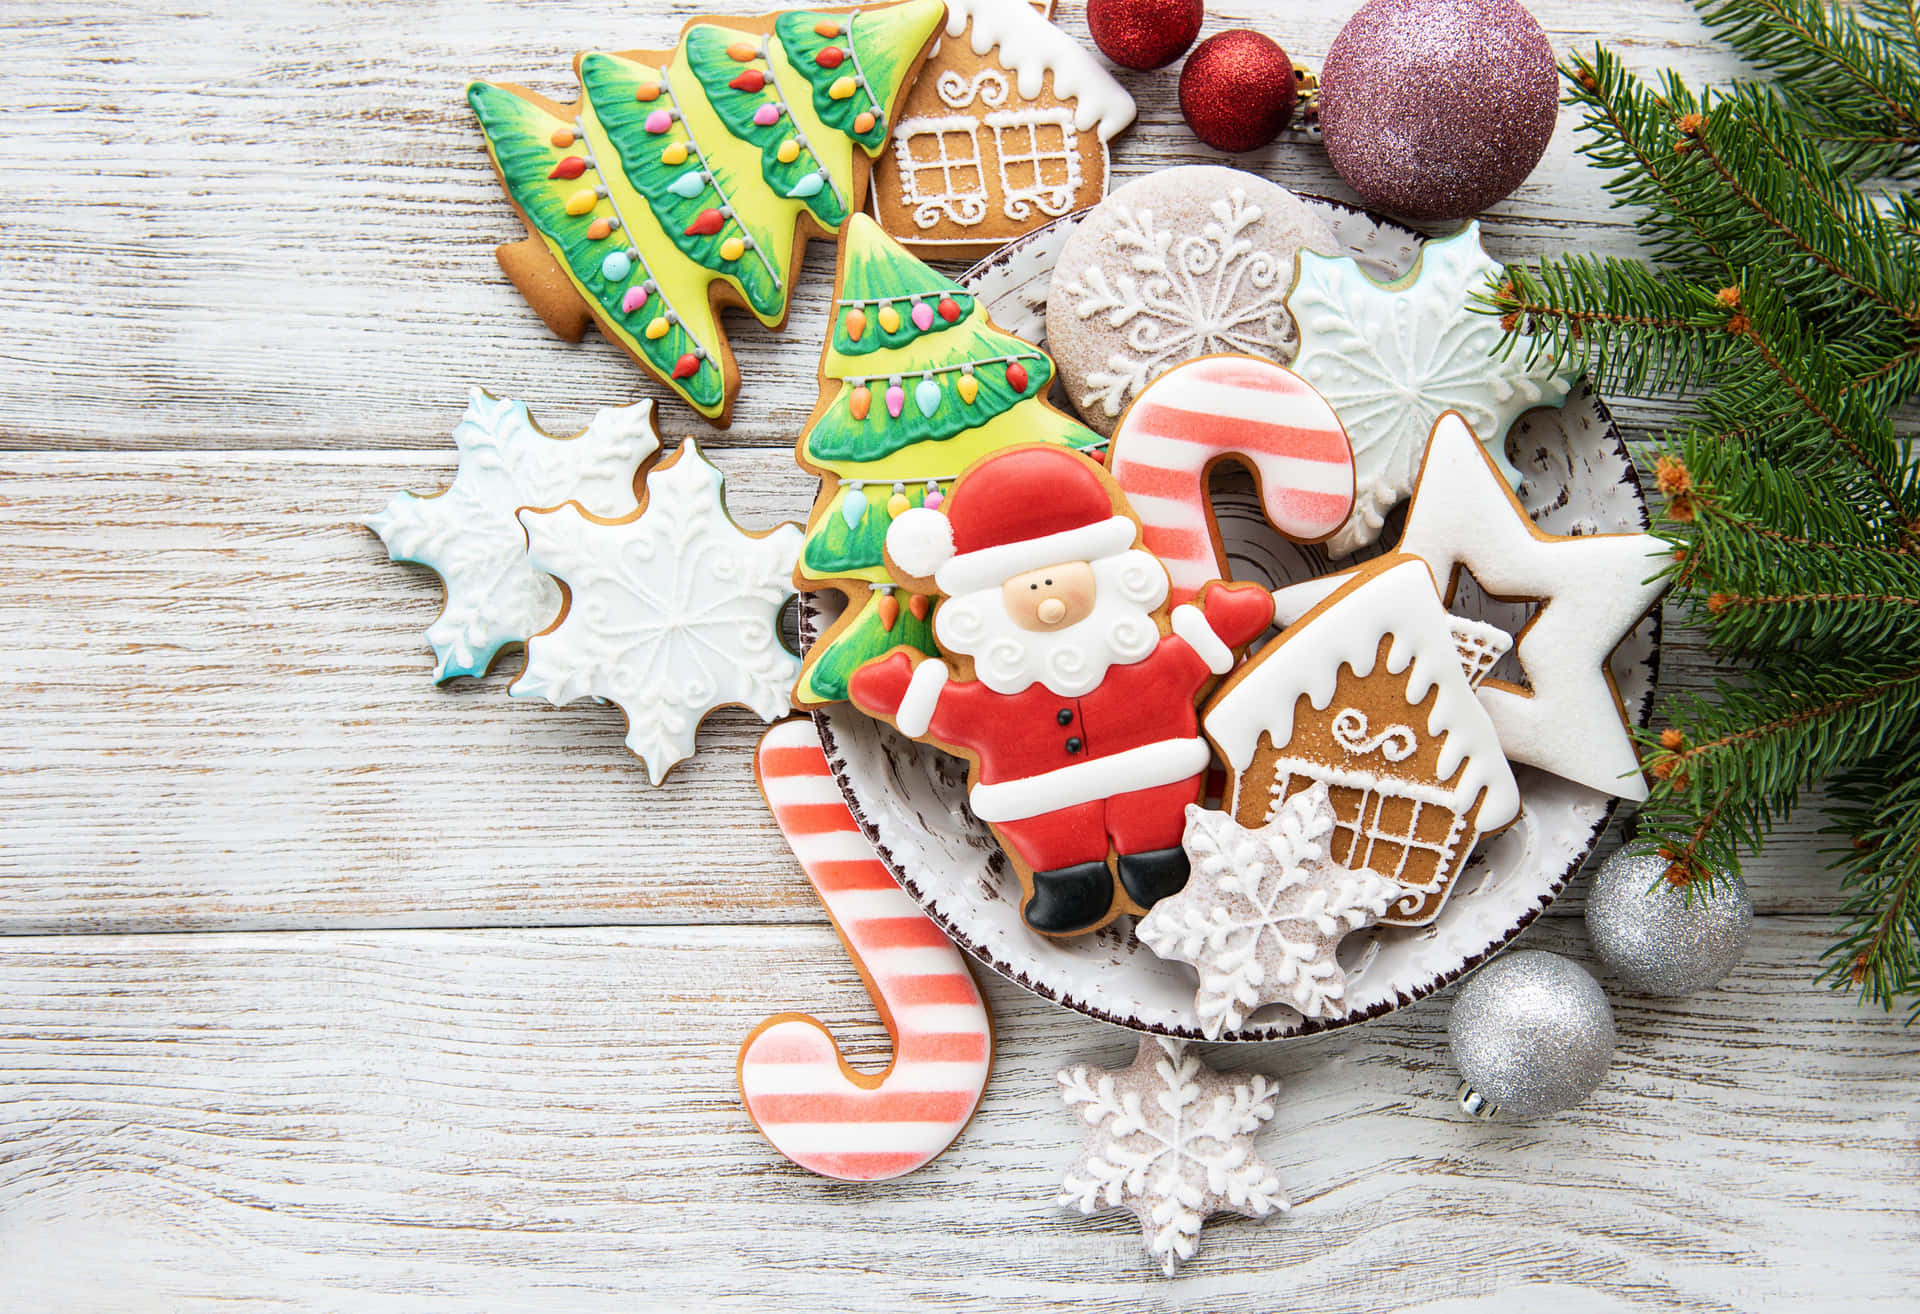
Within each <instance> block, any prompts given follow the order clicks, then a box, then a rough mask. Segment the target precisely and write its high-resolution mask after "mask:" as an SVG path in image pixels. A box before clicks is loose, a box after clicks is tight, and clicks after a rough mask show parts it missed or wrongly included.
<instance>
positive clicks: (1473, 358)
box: [1287, 223, 1572, 556]
mask: <svg viewBox="0 0 1920 1314" xmlns="http://www.w3.org/2000/svg"><path fill="white" fill-rule="evenodd" d="M1501 271H1502V266H1501V265H1500V264H1499V263H1498V262H1497V261H1495V260H1494V259H1493V258H1492V257H1490V256H1488V255H1487V253H1486V251H1485V250H1484V249H1483V248H1482V247H1481V245H1480V225H1479V224H1478V223H1470V224H1468V225H1467V226H1466V227H1465V228H1463V229H1462V230H1461V231H1460V232H1458V233H1456V234H1454V235H1453V236H1452V237H1446V238H1438V239H1435V240H1434V241H1430V242H1428V243H1427V244H1426V246H1424V247H1423V248H1421V251H1420V257H1419V259H1418V260H1417V261H1416V262H1415V264H1414V267H1413V268H1412V270H1410V271H1409V272H1408V273H1407V275H1406V276H1405V277H1403V278H1400V279H1397V280H1395V281H1394V282H1391V283H1376V282H1374V281H1373V280H1372V279H1371V278H1369V277H1367V275H1366V273H1365V271H1363V270H1362V269H1361V268H1360V266H1359V265H1358V264H1356V263H1354V261H1353V260H1351V259H1349V258H1348V257H1346V256H1338V257H1328V256H1323V255H1317V254H1315V253H1314V252H1312V251H1302V252H1301V253H1300V271H1299V275H1298V277H1297V278H1296V280H1295V282H1294V285H1293V291H1292V292H1291V293H1289V294H1288V297H1287V308H1288V310H1290V311H1292V312H1293V317H1294V320H1295V322H1296V323H1297V324H1298V325H1299V329H1300V352H1299V355H1297V356H1296V357H1295V358H1294V361H1293V368H1294V370H1295V372H1297V373H1299V374H1301V375H1303V376H1304V377H1305V378H1306V380H1307V382H1309V383H1311V384H1312V385H1313V386H1314V387H1315V388H1317V389H1319V391H1320V393H1321V395H1322V396H1324V397H1325V398H1326V399H1327V400H1328V401H1329V402H1332V403H1333V409H1334V411H1335V412H1336V413H1338V414H1339V416H1340V422H1341V423H1342V424H1343V425H1345V426H1346V430H1347V436H1348V438H1350V439H1351V440H1352V441H1353V463H1354V474H1355V480H1356V492H1357V500H1356V501H1355V503H1354V509H1353V514H1352V516H1350V517H1349V518H1348V520H1347V523H1346V524H1345V525H1343V526H1341V527H1340V531H1339V532H1338V533H1336V534H1335V535H1334V536H1333V537H1332V538H1331V539H1329V540H1328V542H1327V549H1328V551H1330V552H1332V553H1333V554H1334V555H1335V556H1344V555H1346V554H1347V553H1349V552H1352V551H1354V550H1355V549H1356V548H1361V547H1365V546H1366V545H1367V544H1369V543H1372V542H1374V541H1375V540H1376V539H1378V538H1379V537H1380V527H1381V524H1382V523H1383V522H1384V520H1385V519H1386V515H1387V512H1389V511H1391V510H1392V509H1393V508H1394V507H1396V506H1398V505H1399V504H1400V503H1401V502H1403V501H1405V500H1406V497H1407V494H1408V493H1409V492H1410V491H1411V490H1412V488H1413V480H1414V475H1415V474H1416V473H1417V472H1418V471H1419V469H1420V457H1421V454H1422V453H1423V452H1424V451H1425V450H1426V443H1427V434H1428V433H1429V432H1430V431H1431V430H1432V428H1433V423H1434V421H1435V420H1437V419H1439V418H1440V414H1441V412H1443V411H1450V410H1451V411H1458V412H1459V413H1460V414H1461V415H1463V416H1465V417H1466V420H1467V422H1468V423H1469V424H1471V425H1472V426H1473V431H1474V432H1475V433H1477V434H1479V435H1480V440H1481V441H1482V442H1484V443H1485V444H1486V445H1487V451H1488V453H1489V455H1490V456H1491V457H1492V459H1493V461H1494V463H1495V464H1496V465H1497V466H1498V467H1499V469H1500V473H1501V475H1502V476H1503V477H1504V478H1505V479H1506V481H1507V483H1508V485H1509V486H1513V485H1516V484H1518V483H1519V482H1520V472H1519V471H1517V470H1515V469H1514V468H1513V466H1512V464H1511V463H1510V462H1508V460H1507V456H1506V441H1507V429H1508V428H1509V427H1510V426H1511V425H1512V424H1513V422H1514V420H1515V419H1517V418H1518V417H1519V416H1520V414H1521V413H1522V412H1524V411H1528V410H1531V409H1532V408H1534V407H1536V406H1558V405H1560V404H1561V403H1563V402H1564V401H1566V399H1567V389H1568V387H1569V386H1570V384H1571V382H1572V381H1571V380H1570V379H1568V378H1567V377H1566V376H1565V375H1561V374H1556V373H1554V372H1553V371H1552V369H1551V368H1549V366H1548V365H1547V364H1546V363H1545V362H1542V363H1540V364H1536V365H1529V364H1528V363H1527V362H1526V360H1525V359H1524V358H1523V357H1522V356H1521V355H1519V354H1516V355H1512V356H1508V357H1505V358H1501V357H1500V356H1498V355H1496V352H1497V351H1498V349H1499V347H1500V344H1501V337H1502V334H1501V330H1500V321H1499V320H1497V319H1495V318H1493V317H1492V316H1490V315H1483V314H1480V313H1478V312H1477V311H1475V310H1474V309H1473V307H1472V305H1471V300H1472V298H1473V296H1474V294H1475V293H1478V292H1481V291H1483V290H1484V289H1485V288H1486V286H1487V281H1488V279H1490V278H1494V277H1497V276H1498V275H1499V274H1500V273H1501Z"/></svg>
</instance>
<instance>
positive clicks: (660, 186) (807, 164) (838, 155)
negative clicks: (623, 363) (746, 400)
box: [467, 0, 945, 425]
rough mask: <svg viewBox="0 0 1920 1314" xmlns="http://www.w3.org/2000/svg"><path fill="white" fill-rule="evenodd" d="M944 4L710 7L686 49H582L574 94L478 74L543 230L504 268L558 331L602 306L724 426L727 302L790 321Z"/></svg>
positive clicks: (729, 369)
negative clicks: (547, 93) (568, 98)
mask: <svg viewBox="0 0 1920 1314" xmlns="http://www.w3.org/2000/svg"><path fill="white" fill-rule="evenodd" d="M944 14H945V7H944V6H943V5H942V4H941V3H940V0H903V3H900V4H893V5H883V6H876V7H873V8H867V9H858V10H790V11H788V12H785V13H780V14H770V15H765V16H762V17H759V18H700V19H695V20H693V21H692V22H689V23H688V24H687V25H686V27H685V28H683V29H682V30H681V34H680V44H679V45H678V46H677V47H676V48H675V49H673V50H671V51H663V52H647V51H625V52H620V53H617V54H606V53H601V52H597V51H596V52H589V53H587V54H583V55H581V56H580V57H579V58H578V59H576V60H575V61H574V71H575V73H576V74H577V76H578V78H579V81H580V87H581V98H580V100H579V101H578V102H576V103H575V104H573V105H560V104H556V103H555V102H553V101H550V100H548V99H546V98H545V97H543V96H539V95H536V94H535V93H533V92H531V91H528V90H527V89H525V88H524V87H518V86H514V85H512V84H509V83H499V84H496V83H491V82H475V83H473V84H472V85H471V86H469V87H468V88H467V103H468V104H469V105H471V106H472V107H473V112H474V114H475V115H476V116H477V117H478V118H479V120H480V127H481V130H482V131H483V132H484V133H485V134H486V139H487V151H488V154H489V155H490V156H491V157H492V159H493V165H494V170H495V172H496V173H498V174H499V176H500V181H501V184H502V185H503V186H504V187H505V188H506V191H507V196H508V198H509V199H510V200H511V201H512V202H513V206H514V208H515V209H516V210H518V211H519V212H520V217H521V219H522V220H523V221H524V222H525V224H526V226H527V231H528V234H529V236H528V237H526V238H525V239H524V240H522V241H520V242H517V243H513V244H510V245H507V246H503V247H501V248H500V251H499V256H500V264H501V267H502V268H504V269H505V270H506V271H507V275H508V276H509V277H510V278H511V279H512V280H513V282H514V284H515V286H517V287H519V289H520V291H521V292H522V294H523V295H525V296H526V298H527V301H528V302H529V303H530V304H531V305H532V306H533V308H534V309H535V310H536V311H538V312H539V314H540V317H541V318H542V319H544V320H545V321H546V322H547V325H548V326H549V327H550V328H552V329H553V330H554V332H556V333H558V334H559V335H560V336H562V337H564V338H567V339H568V340H570V341H578V340H579V339H580V337H581V336H582V335H583V334H584V333H585V331H586V327H587V325H588V323H597V324H598V325H599V326H600V329H601V331H602V332H603V333H605V334H606V335H607V336H608V337H609V338H611V339H612V340H613V341H615V342H617V343H618V344H619V345H620V346H621V347H622V348H624V349H625V350H626V352H627V353H628V354H629V355H631V356H632V357H633V358H634V359H635V360H636V361H638V362H639V363H640V364H641V365H642V366H643V367H644V368H646V369H647V370H648V371H649V372H651V373H652V374H653V375H655V376H656V377H657V378H659V379H660V381H661V382H663V383H665V384H666V385H667V386H668V387H670V388H672V389H673V390H674V391H675V392H676V393H678V394H679V395H680V396H681V397H682V398H684V399H685V400H686V402H687V404H688V405H690V406H692V407H693V408H694V409H695V410H697V411H698V412H700V414H701V415H703V416H705V417H706V418H707V419H708V420H710V421H712V422H713V423H714V424H716V425H725V424H726V423H727V422H728V421H729V419H730V418H731V416H732V410H733V400H734V396H735V394H736V393H738V391H739V387H740V377H739V371H738V369H737V368H736V366H735V365H734V360H733V352H732V350H731V349H730V348H729V346H728V343H727V338H726V334H725V333H724V332H723V331H722V329H721V327H720V320H719V311H720V309H721V308H722V307H724V306H729V305H738V306H744V307H745V308H746V309H748V310H749V311H751V312H752V313H753V314H754V316H755V317H756V318H758V319H759V320H760V322H761V323H763V324H765V325H767V326H768V327H769V328H774V329H778V328H780V327H781V326H782V325H784V324H785V323H786V318H787V308H788V306H789V304H790V302H791V300H792V295H793V277H794V271H795V269H796V267H797V266H798V264H799V260H800V255H801V248H802V247H803V246H804V244H805V242H806V239H807V238H808V237H809V236H822V237H833V236H836V235H837V234H838V233H839V232H840V230H841V228H842V227H843V226H844V225H845V223H846V220H847V216H848V215H849V214H851V213H854V212H856V211H858V210H859V208H860V204H861V200H862V198H863V197H864V195H865V192H866V185H867V170H868V167H869V165H870V163H871V160H872V157H873V156H874V155H875V154H877V153H878V152H879V151H880V149H881V148H882V147H883V146H884V145H885V144H886V140H887V136H888V133H889V132H890V131H891V128H892V124H893V117H894V112H895V110H896V108H897V107H898V105H899V102H900V100H901V98H902V96H904V94H905V92H906V89H907V88H908V87H909V86H910V85H911V83H912V81H913V77H914V75H915V74H916V73H917V72H918V71H919V68H920V64H921V62H922V61H923V60H924V59H925V58H926V54H927V51H928V49H929V47H930V46H931V45H932V43H933V42H934V41H935V40H936V39H937V37H938V35H939V32H940V29H941V23H942V21H943V18H944Z"/></svg>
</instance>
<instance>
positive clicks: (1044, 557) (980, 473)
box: [887, 444, 1139, 597]
mask: <svg viewBox="0 0 1920 1314" xmlns="http://www.w3.org/2000/svg"><path fill="white" fill-rule="evenodd" d="M1138 532H1139V526H1137V525H1136V524H1134V522H1133V520H1132V519H1131V518H1129V517H1127V516H1124V515H1120V514H1118V513H1116V511H1115V510H1114V505H1113V499H1112V498H1111V497H1109V496H1108V494H1107V486H1106V484H1105V483H1104V482H1102V480H1101V478H1100V475H1099V467H1098V466H1096V465H1095V464H1094V463H1093V462H1092V461H1090V460H1089V459H1087V458H1086V457H1084V456H1081V455H1079V454H1078V453H1076V452H1073V451H1070V450H1068V449H1067V448H1065V447H1050V446H1044V445H1039V444H1036V445H1033V446H1027V447H1009V448H1008V449H1007V450H1006V451H1004V452H996V453H994V454H993V455H992V456H989V457H987V458H985V459H984V460H981V461H979V462H976V463H975V464H974V465H972V466H970V467H969V468H968V469H967V471H966V473H965V474H963V475H961V476H960V478H959V479H958V480H957V481H956V482H955V483H954V486H953V492H952V494H950V495H949V496H948V497H947V499H946V501H945V503H944V504H943V505H942V506H941V507H940V509H939V510H937V511H931V510H928V509H927V508H926V507H914V508H912V509H911V510H907V511H903V512H901V513H900V514H899V515H898V516H895V517H894V521H893V524H891V525H890V526H888V528H887V555H888V556H889V557H890V558H892V560H893V564H894V566H895V567H896V568H897V569H899V570H900V571H901V572H903V573H904V574H908V575H913V576H916V577H918V578H922V579H924V578H927V577H928V576H931V577H932V578H933V581H934V583H936V584H938V585H939V586H940V591H941V592H942V593H945V594H946V595H947V596H948V597H957V596H959V595H961V594H964V593H972V592H975V591H976V590H979V589H986V588H997V587H998V586H999V585H1001V584H1003V583H1005V582H1006V581H1007V580H1009V579H1011V578H1012V577H1013V576H1015V575H1019V574H1022V573H1024V572H1026V571H1029V570H1038V569H1040V568H1041V567H1042V566H1057V565H1059V564H1060V563H1061V562H1063V561H1094V560H1097V559H1098V558H1100V557H1108V556H1112V555H1114V554H1115V553H1119V552H1125V551H1126V550H1127V549H1128V548H1130V547H1132V546H1133V542H1134V538H1135V536H1136V535H1137V534H1138Z"/></svg>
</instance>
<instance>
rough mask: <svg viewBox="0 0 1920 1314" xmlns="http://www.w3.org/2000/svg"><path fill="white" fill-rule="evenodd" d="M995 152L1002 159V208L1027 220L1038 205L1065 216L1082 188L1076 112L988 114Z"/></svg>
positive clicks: (1050, 212) (1049, 211)
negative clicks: (1074, 113) (1075, 124)
mask: <svg viewBox="0 0 1920 1314" xmlns="http://www.w3.org/2000/svg"><path fill="white" fill-rule="evenodd" d="M986 124H987V127H988V128H990V129H992V131H993V144H994V153H995V155H996V156H997V157H998V158H999V161H1000V191H1001V193H1002V200H1001V209H1003V210H1004V211H1005V212H1006V215H1007V218H1009V219H1025V218H1027V217H1028V216H1029V215H1031V214H1032V213H1033V211H1034V208H1035V207H1038V208H1039V210H1040V212H1041V213H1042V214H1049V215H1062V214H1065V213H1066V212H1067V211H1068V210H1070V209H1072V208H1073V203H1074V197H1075V195H1076V194H1077V193H1078V192H1079V190H1080V147H1079V141H1078V138H1077V136H1076V133H1075V129H1074V126H1073V115H1072V114H1070V113H1068V112H1067V111H1066V110H1064V109H1053V110H1007V111H1003V112H1001V113H997V114H989V115H987V118H986Z"/></svg>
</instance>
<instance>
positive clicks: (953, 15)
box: [947, 0, 1134, 141]
mask: <svg viewBox="0 0 1920 1314" xmlns="http://www.w3.org/2000/svg"><path fill="white" fill-rule="evenodd" d="M969 23H971V24H972V25H973V35H972V37H971V39H970V40H969V43H968V44H970V45H971V46H972V47H973V53H974V54H976V55H984V54H986V53H987V52H988V51H990V50H991V51H993V52H994V59H996V60H997V61H998V62H999V64H1000V67H1002V68H1004V69H1006V70H1007V72H1009V73H1012V74H1013V75H1014V76H1015V78H1016V79H1017V85H1018V87H1019V91H1020V94H1021V95H1022V96H1024V97H1025V98H1026V99H1028V100H1032V99H1033V98H1034V97H1036V96H1038V95H1039V94H1040V92H1041V90H1042V89H1043V88H1044V85H1045V83H1046V77H1047V74H1048V73H1051V74H1053V94H1054V95H1055V96H1057V97H1059V98H1060V99H1061V100H1064V101H1068V102H1071V103H1072V104H1073V106H1074V116H1073V122H1074V126H1075V127H1076V128H1079V129H1080V130H1081V131H1082V132H1084V131H1086V130H1087V129H1088V128H1091V127H1093V126H1095V125H1096V124H1097V125H1099V129H1100V140H1101V141H1111V140H1112V139H1113V137H1114V135H1115V134H1116V133H1118V132H1119V131H1120V130H1121V129H1122V128H1124V127H1126V126H1127V125H1128V124H1129V123H1132V122H1133V115H1134V105H1133V97H1132V96H1129V95H1128V94H1127V89H1126V88H1125V87H1123V86H1121V85H1120V84H1119V83H1118V82H1117V81H1115V80H1114V76H1113V74H1111V73H1109V72H1107V70H1106V69H1105V68H1104V67H1103V66H1102V65H1101V63H1100V61H1099V60H1097V59H1095V58H1094V57H1093V52H1091V51H1090V50H1088V49H1087V48H1086V47H1085V46H1083V45H1081V44H1080V43H1079V42H1078V41H1075V40H1074V39H1073V38H1072V37H1070V36H1068V35H1067V34H1066V33H1065V32H1062V31H1061V30H1060V29H1059V28H1057V27H1055V26H1054V25H1053V24H1052V23H1049V22H1048V21H1047V20H1046V19H1044V18H1042V17H1041V16H1040V15H1039V13H1038V12H1037V11H1036V10H1035V9H1034V7H1033V6H1032V5H1030V4H1028V3H1027V0H947V35H948V36H950V37H957V36H959V35H960V34H961V33H962V32H964V31H965V30H966V28H967V25H968V24H969Z"/></svg>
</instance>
